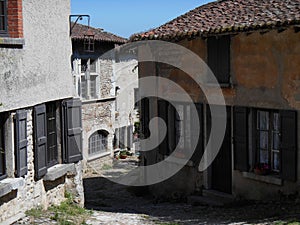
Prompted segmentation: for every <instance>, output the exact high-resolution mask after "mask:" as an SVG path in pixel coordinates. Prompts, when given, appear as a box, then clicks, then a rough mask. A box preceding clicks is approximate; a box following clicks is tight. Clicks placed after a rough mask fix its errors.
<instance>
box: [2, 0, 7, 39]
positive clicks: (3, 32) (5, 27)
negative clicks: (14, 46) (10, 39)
mask: <svg viewBox="0 0 300 225" xmlns="http://www.w3.org/2000/svg"><path fill="white" fill-rule="evenodd" d="M7 2H8V1H7V0H0V4H1V5H2V7H3V9H4V10H3V11H4V12H3V14H2V13H1V11H0V18H2V19H3V20H4V27H3V29H1V26H0V36H7V34H8V25H7V24H8V21H7V20H8V16H7V4H8V3H7ZM0 21H1V20H0Z"/></svg>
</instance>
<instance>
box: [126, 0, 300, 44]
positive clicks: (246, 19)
mask: <svg viewBox="0 0 300 225" xmlns="http://www.w3.org/2000/svg"><path fill="white" fill-rule="evenodd" d="M295 24H300V0H223V1H220V0H219V1H215V2H211V3H208V4H205V5H202V6H200V7H197V8H195V9H194V10H191V11H189V12H188V13H186V14H184V15H182V16H179V17H177V18H175V19H174V20H172V21H170V22H168V23H166V24H164V25H162V26H160V27H158V28H155V29H153V30H150V31H147V32H145V33H140V34H135V35H132V36H131V38H130V39H131V40H132V41H137V40H145V39H161V40H172V39H174V38H184V37H193V36H202V35H214V34H221V33H226V32H244V31H251V30H257V29H270V28H277V27H285V26H289V25H295Z"/></svg>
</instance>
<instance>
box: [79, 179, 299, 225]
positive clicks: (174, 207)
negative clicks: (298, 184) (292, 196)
mask: <svg viewBox="0 0 300 225" xmlns="http://www.w3.org/2000/svg"><path fill="white" fill-rule="evenodd" d="M84 188H85V206H86V208H88V209H94V210H97V211H104V212H111V213H124V214H126V213H130V214H142V215H143V217H144V218H146V219H147V220H149V222H150V221H151V222H153V223H156V224H231V223H235V224H257V223H259V224H287V223H288V222H294V221H300V204H297V203H295V201H289V202H287V201H285V202H265V203H257V202H240V203H236V204H234V205H231V206H229V207H209V206H203V205H202V206H191V205H189V204H187V203H168V202H162V203H155V201H154V200H153V198H152V197H151V196H150V195H148V194H147V189H146V188H134V187H127V186H123V185H120V184H116V183H113V182H111V181H110V180H108V179H107V178H104V177H92V178H86V179H84ZM128 224H129V223H128Z"/></svg>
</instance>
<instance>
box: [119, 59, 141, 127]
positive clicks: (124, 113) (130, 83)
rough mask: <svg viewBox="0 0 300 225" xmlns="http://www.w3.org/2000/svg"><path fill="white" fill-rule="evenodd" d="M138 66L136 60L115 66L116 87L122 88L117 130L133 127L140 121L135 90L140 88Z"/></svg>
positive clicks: (122, 62)
mask: <svg viewBox="0 0 300 225" xmlns="http://www.w3.org/2000/svg"><path fill="white" fill-rule="evenodd" d="M137 65H138V62H137V60H135V59H130V60H128V61H120V62H118V63H115V65H114V74H115V80H116V86H117V87H119V88H120V89H119V91H118V93H117V98H116V102H117V103H116V104H117V108H116V120H115V128H119V127H123V126H129V125H133V124H134V122H135V121H137V120H138V115H137V111H136V110H135V108H134V88H138V68H137Z"/></svg>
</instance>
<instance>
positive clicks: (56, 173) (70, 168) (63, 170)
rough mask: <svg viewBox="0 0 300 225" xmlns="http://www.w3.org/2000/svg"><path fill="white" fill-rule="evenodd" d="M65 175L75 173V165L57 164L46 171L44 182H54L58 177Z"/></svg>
mask: <svg viewBox="0 0 300 225" xmlns="http://www.w3.org/2000/svg"><path fill="white" fill-rule="evenodd" d="M67 173H75V165H74V163H71V164H58V165H55V166H52V167H50V168H49V169H48V171H47V173H46V175H45V176H44V178H43V180H44V181H55V180H57V179H58V178H60V177H63V176H65V175H66V174H67Z"/></svg>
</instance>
